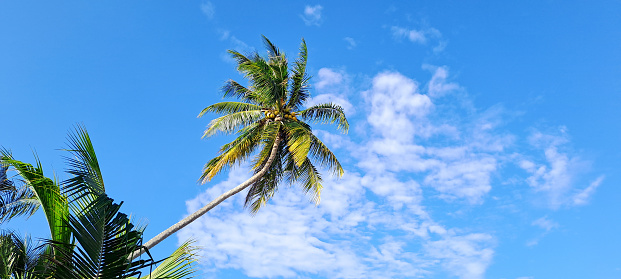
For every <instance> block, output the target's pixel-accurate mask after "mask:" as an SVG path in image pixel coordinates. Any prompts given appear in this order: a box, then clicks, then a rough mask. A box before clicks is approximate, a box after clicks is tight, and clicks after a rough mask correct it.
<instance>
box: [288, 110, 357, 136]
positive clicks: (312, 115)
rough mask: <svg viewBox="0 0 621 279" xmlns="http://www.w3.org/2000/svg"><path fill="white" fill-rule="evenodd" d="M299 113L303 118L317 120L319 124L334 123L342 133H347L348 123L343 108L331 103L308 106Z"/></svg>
mask: <svg viewBox="0 0 621 279" xmlns="http://www.w3.org/2000/svg"><path fill="white" fill-rule="evenodd" d="M299 115H300V117H301V118H302V119H304V120H310V121H314V122H319V123H321V124H334V123H336V124H337V126H336V128H337V129H339V130H342V131H343V132H344V133H347V130H349V123H348V122H347V118H345V112H344V111H343V108H342V107H341V106H338V105H335V104H332V103H327V104H319V105H315V106H312V107H309V108H307V109H305V110H303V111H300V112H299Z"/></svg>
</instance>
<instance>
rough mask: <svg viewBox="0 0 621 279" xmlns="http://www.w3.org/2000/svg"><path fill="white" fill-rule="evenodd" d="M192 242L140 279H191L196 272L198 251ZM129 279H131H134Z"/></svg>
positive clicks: (184, 245)
mask: <svg viewBox="0 0 621 279" xmlns="http://www.w3.org/2000/svg"><path fill="white" fill-rule="evenodd" d="M197 250H198V247H196V246H193V242H192V241H186V242H184V243H183V244H181V246H179V248H177V249H176V250H175V251H174V252H173V253H172V254H171V255H170V256H169V257H168V258H166V259H164V260H163V261H162V262H161V263H160V264H159V265H158V266H157V267H156V268H155V269H154V270H153V271H152V272H150V274H148V275H146V276H143V277H140V279H189V278H194V276H193V274H194V273H195V272H196V261H197V257H198V256H197V254H196V251H197ZM132 278H133V277H132ZM132 278H129V279H132Z"/></svg>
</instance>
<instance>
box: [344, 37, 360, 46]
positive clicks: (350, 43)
mask: <svg viewBox="0 0 621 279" xmlns="http://www.w3.org/2000/svg"><path fill="white" fill-rule="evenodd" d="M343 40H345V42H347V49H354V48H356V45H357V43H356V40H354V38H351V37H345V38H343Z"/></svg>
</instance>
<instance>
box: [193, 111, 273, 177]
mask: <svg viewBox="0 0 621 279" xmlns="http://www.w3.org/2000/svg"><path fill="white" fill-rule="evenodd" d="M262 130H263V124H262V123H254V124H252V125H250V126H248V127H246V128H244V129H242V130H240V131H239V136H238V137H237V138H236V139H235V140H234V141H233V142H231V143H228V144H225V145H224V146H222V148H221V149H220V153H221V155H219V156H217V157H216V158H213V159H212V160H211V161H209V163H207V164H206V165H205V167H204V168H203V174H202V175H201V181H203V183H205V182H207V181H209V180H211V179H212V178H213V177H214V176H216V175H217V174H218V173H219V172H220V171H222V170H224V169H226V168H229V167H232V166H234V165H235V164H236V163H239V162H240V161H242V160H244V159H246V158H247V157H248V156H249V155H250V154H251V153H252V152H253V151H254V150H255V148H256V147H257V146H258V145H259V144H260V141H259V139H260V138H261V132H262Z"/></svg>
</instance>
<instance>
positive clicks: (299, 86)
mask: <svg viewBox="0 0 621 279" xmlns="http://www.w3.org/2000/svg"><path fill="white" fill-rule="evenodd" d="M307 60H308V49H307V48H306V41H304V39H302V44H301V45H300V53H299V55H298V59H296V60H295V66H294V67H293V70H292V71H293V76H292V78H291V79H292V82H291V88H290V89H289V91H290V95H289V100H288V102H287V107H289V108H291V109H292V110H294V111H297V110H299V109H300V107H301V106H302V104H304V102H305V101H306V99H308V97H309V96H310V94H309V92H308V89H309V88H310V86H309V84H308V82H309V80H310V76H308V75H307V74H306V62H307Z"/></svg>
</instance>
